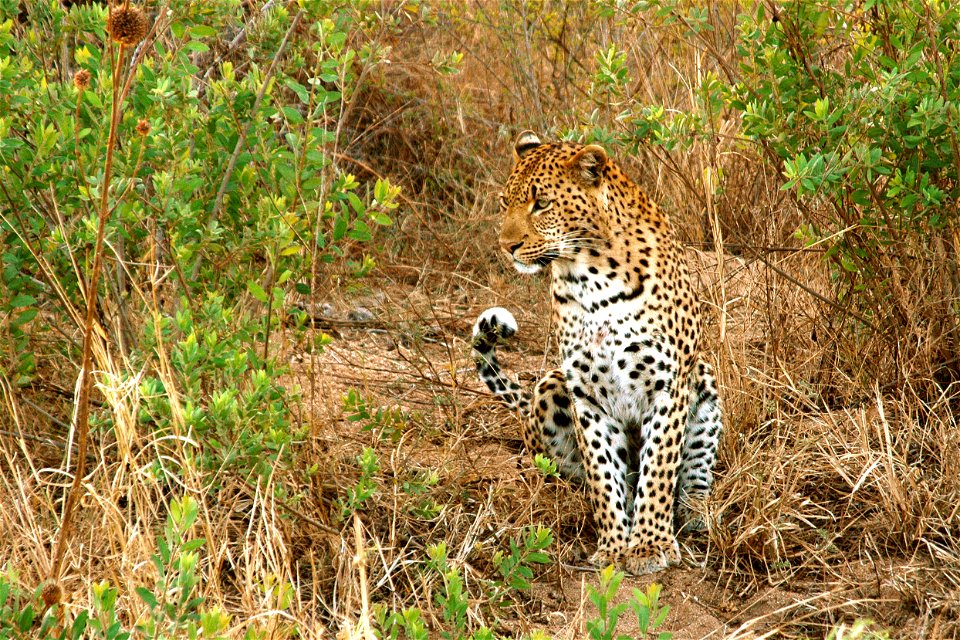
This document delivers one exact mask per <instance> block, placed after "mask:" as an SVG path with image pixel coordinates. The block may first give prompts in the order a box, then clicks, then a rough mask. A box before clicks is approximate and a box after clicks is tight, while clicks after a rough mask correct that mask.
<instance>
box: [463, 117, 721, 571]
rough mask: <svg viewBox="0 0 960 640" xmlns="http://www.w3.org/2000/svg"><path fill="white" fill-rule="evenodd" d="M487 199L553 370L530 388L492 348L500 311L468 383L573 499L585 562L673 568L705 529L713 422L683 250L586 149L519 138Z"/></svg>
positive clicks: (483, 322)
mask: <svg viewBox="0 0 960 640" xmlns="http://www.w3.org/2000/svg"><path fill="white" fill-rule="evenodd" d="M513 161H514V164H513V169H512V171H511V172H510V174H509V176H508V177H507V179H506V182H505V183H504V186H503V188H502V191H501V193H500V194H499V209H500V216H501V218H502V225H501V229H500V236H499V245H500V249H501V250H502V252H503V254H504V255H505V256H506V258H507V259H508V260H509V262H511V263H512V265H513V266H514V267H515V268H516V270H517V271H519V272H520V273H521V274H528V275H532V274H536V273H539V272H541V271H544V270H546V269H547V268H549V270H550V289H551V307H552V326H553V328H554V333H555V336H556V340H557V344H558V347H559V355H560V360H561V364H560V367H559V368H557V369H554V370H552V371H549V372H547V373H546V375H544V376H543V377H542V378H541V379H540V380H539V381H537V382H536V383H535V384H534V385H532V388H524V387H522V386H521V385H520V384H519V383H518V382H517V381H516V380H515V379H514V378H513V377H511V376H510V375H508V374H506V373H505V372H504V371H503V369H502V366H501V364H500V361H499V359H498V356H497V347H498V346H499V345H501V344H503V343H506V342H507V341H509V339H510V338H512V337H513V336H515V334H516V333H517V331H518V325H517V321H516V319H515V317H514V316H513V314H512V313H511V312H510V311H509V310H507V309H505V308H503V307H492V308H489V309H487V310H485V311H483V312H482V313H481V314H480V315H479V316H478V317H477V319H476V322H475V323H474V327H473V336H472V340H471V345H472V354H473V358H474V360H475V363H476V368H477V372H478V375H479V378H480V380H481V381H482V382H483V383H485V384H486V386H487V388H488V389H489V390H490V392H491V393H493V394H494V395H495V396H496V397H498V398H499V399H500V400H501V401H502V402H503V403H505V404H506V405H507V406H508V407H510V408H512V409H513V410H514V411H516V412H517V413H518V414H519V418H520V424H521V435H522V440H523V444H524V448H525V449H526V450H527V452H528V453H529V454H531V455H536V454H543V455H546V456H548V457H549V458H550V459H551V460H552V461H553V462H554V463H555V464H556V468H557V471H558V474H559V475H560V476H563V477H565V478H568V479H570V480H572V481H576V482H577V483H579V484H581V485H583V486H584V487H585V490H586V494H587V498H588V503H589V508H590V510H591V511H592V515H593V520H594V523H595V525H596V531H597V534H598V540H597V545H596V551H595V552H594V553H593V554H592V555H591V556H589V562H590V563H591V564H592V565H593V566H595V567H599V568H603V567H606V566H608V565H611V564H613V565H615V566H616V567H617V568H619V569H621V570H623V571H625V572H628V573H630V574H634V575H639V574H646V573H652V572H656V571H661V570H663V569H666V568H667V567H670V566H673V565H676V564H679V563H680V561H681V554H680V548H679V543H678V541H677V533H678V532H683V531H689V530H693V529H698V528H702V527H703V519H702V517H701V514H700V513H696V512H695V510H700V511H702V506H703V504H704V503H705V501H706V499H707V498H708V496H709V494H710V491H711V487H712V484H713V476H714V467H715V464H716V460H717V450H718V445H719V441H720V436H721V433H722V430H723V415H722V407H721V404H720V397H719V394H718V391H717V382H716V376H715V374H714V370H713V368H712V366H711V365H710V364H709V363H708V362H707V361H706V360H705V359H704V356H703V354H702V353H701V351H700V341H701V333H702V332H703V321H702V318H701V313H700V304H699V298H698V292H697V291H696V290H695V288H694V286H693V284H692V280H691V276H690V272H689V269H688V267H687V264H686V260H685V254H684V250H683V249H682V245H681V244H680V243H679V241H678V240H677V238H676V236H675V235H674V232H673V230H672V227H671V225H670V223H669V221H668V219H667V217H666V216H665V214H664V213H663V212H662V211H661V210H660V208H659V206H658V205H657V204H656V203H655V202H654V201H653V200H652V199H651V198H650V197H648V196H647V194H646V193H645V191H644V190H643V189H642V188H641V187H640V186H639V185H638V184H637V183H635V182H634V181H633V180H632V179H631V178H630V177H629V176H628V175H627V173H626V172H625V171H624V170H623V169H622V168H621V166H620V165H619V164H618V163H617V161H616V160H615V159H613V158H612V157H611V156H609V155H608V154H607V152H606V150H605V149H604V148H603V147H602V146H600V145H597V144H578V143H574V142H566V141H558V142H541V140H540V138H539V137H538V136H537V135H536V134H535V133H533V132H532V131H525V132H523V133H521V134H520V136H519V137H518V138H517V139H516V141H515V143H514V147H513Z"/></svg>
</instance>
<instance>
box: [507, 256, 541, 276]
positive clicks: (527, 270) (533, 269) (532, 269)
mask: <svg viewBox="0 0 960 640" xmlns="http://www.w3.org/2000/svg"><path fill="white" fill-rule="evenodd" d="M513 268H514V269H516V270H517V271H519V272H520V273H522V274H525V275H531V274H534V273H539V272H540V269H541V268H542V267H541V265H539V264H537V263H536V262H533V263H529V264H528V263H526V262H520V261H519V260H517V259H516V258H514V259H513Z"/></svg>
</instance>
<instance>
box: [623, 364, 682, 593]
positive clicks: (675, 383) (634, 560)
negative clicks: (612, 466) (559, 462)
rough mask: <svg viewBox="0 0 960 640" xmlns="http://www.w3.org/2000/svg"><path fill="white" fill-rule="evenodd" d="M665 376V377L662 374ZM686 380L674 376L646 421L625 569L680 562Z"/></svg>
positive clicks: (632, 570) (638, 571)
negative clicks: (677, 522)
mask: <svg viewBox="0 0 960 640" xmlns="http://www.w3.org/2000/svg"><path fill="white" fill-rule="evenodd" d="M661 376H662V373H661ZM686 381H687V378H686V376H685V375H675V376H673V377H672V378H671V379H669V382H668V383H667V384H665V385H664V386H665V388H664V389H662V390H661V391H659V392H657V393H655V394H654V395H653V397H652V399H651V403H650V405H649V407H647V409H646V411H645V412H644V415H643V419H642V421H641V425H640V428H641V437H642V441H643V445H642V449H641V451H640V457H639V469H638V474H637V485H636V492H637V493H636V499H635V500H634V507H633V521H632V525H631V529H630V542H629V545H628V549H627V550H626V551H625V552H624V553H623V554H622V556H621V562H620V564H621V566H622V567H623V568H624V569H625V570H627V571H629V572H630V573H633V574H643V573H650V572H653V571H659V570H661V569H665V568H667V567H668V566H670V565H674V564H677V563H679V562H680V547H679V545H678V544H677V539H676V537H675V535H674V533H673V508H674V490H675V486H676V483H677V472H678V467H679V461H680V449H681V444H682V442H683V435H684V428H685V423H686V418H687V411H688V406H689V395H688V389H687V384H686Z"/></svg>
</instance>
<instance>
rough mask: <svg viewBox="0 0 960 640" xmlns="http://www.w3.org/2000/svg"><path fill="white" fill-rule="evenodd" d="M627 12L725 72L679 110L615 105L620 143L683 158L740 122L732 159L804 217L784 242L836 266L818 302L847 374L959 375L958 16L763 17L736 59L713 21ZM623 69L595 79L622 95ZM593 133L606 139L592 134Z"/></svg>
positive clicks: (797, 7)
mask: <svg viewBox="0 0 960 640" xmlns="http://www.w3.org/2000/svg"><path fill="white" fill-rule="evenodd" d="M635 9H638V10H643V11H648V12H650V13H648V14H645V15H651V16H652V17H653V19H654V20H655V21H657V22H658V23H659V24H672V25H676V26H678V28H679V29H680V30H682V31H683V33H684V34H685V36H686V37H687V38H688V39H689V41H690V42H691V43H694V44H693V46H697V47H698V48H699V47H702V48H703V49H704V50H705V51H706V52H708V54H709V55H712V57H713V59H714V65H713V66H714V67H715V68H716V69H718V70H721V71H720V72H718V71H714V70H710V69H709V68H708V70H707V71H705V72H704V73H703V74H702V75H701V77H700V79H699V84H698V85H697V86H694V87H693V88H692V91H691V95H692V96H693V104H692V105H691V106H689V108H688V109H686V110H683V109H681V110H678V109H671V108H668V107H666V106H664V105H657V104H643V103H638V102H634V101H629V100H626V99H624V102H623V104H624V107H623V112H622V113H620V115H619V116H618V120H619V121H620V122H622V123H623V125H622V127H621V131H620V134H619V135H618V136H616V138H617V139H619V141H621V142H623V143H626V144H628V145H629V146H632V147H634V148H637V147H639V146H642V145H648V144H652V145H656V146H659V147H663V148H665V149H667V150H673V149H678V148H687V147H689V145H691V144H692V143H693V142H694V141H696V140H708V139H711V138H714V137H716V135H717V132H716V124H715V123H716V121H717V120H718V118H719V116H721V115H722V116H723V117H724V119H725V120H728V121H729V120H731V119H735V118H739V120H740V133H741V135H742V136H743V140H744V143H746V144H744V145H742V146H743V147H745V148H746V147H752V148H753V150H754V151H756V155H757V157H758V159H760V160H761V161H765V162H767V163H769V164H770V165H771V166H772V168H773V169H775V170H776V171H777V172H778V173H780V174H781V175H782V180H783V182H782V189H783V190H785V191H787V192H789V193H790V195H791V196H792V197H793V198H794V201H795V203H796V205H797V207H799V209H800V210H801V211H802V213H803V219H804V222H803V223H802V224H801V225H800V226H799V227H798V228H797V229H796V237H797V238H798V239H799V240H800V241H801V242H802V243H803V244H804V245H807V246H816V247H819V248H820V249H822V250H823V251H824V257H825V259H826V260H828V261H829V263H830V265H831V266H832V282H833V288H834V289H833V297H832V299H829V300H826V302H827V303H829V305H830V306H831V307H832V309H833V313H834V315H835V316H836V318H837V320H836V322H839V323H841V324H842V325H843V326H844V327H846V328H847V329H848V330H849V335H850V336H851V337H852V338H853V341H852V344H850V343H846V344H845V345H843V346H842V347H841V346H839V345H836V344H835V345H834V348H835V349H838V350H840V349H842V351H841V352H840V353H839V356H840V358H841V360H842V361H843V362H844V364H845V366H846V367H847V368H848V369H849V370H851V371H852V372H853V373H854V375H856V376H858V377H860V379H861V380H871V379H875V378H876V377H878V376H880V375H885V374H884V373H883V372H886V373H890V372H892V371H895V372H897V375H898V378H899V379H897V380H892V381H891V382H892V383H893V384H897V383H901V382H903V381H905V380H907V379H908V378H911V377H914V376H916V375H917V374H919V375H921V376H923V377H928V378H929V377H936V378H938V379H939V380H940V381H941V382H949V381H952V380H955V379H957V378H958V377H960V368H958V363H957V361H956V358H955V357H954V345H955V344H956V342H957V339H958V337H960V336H958V333H957V332H958V309H957V307H956V300H957V299H958V296H960V264H958V260H957V256H956V248H955V240H954V234H955V230H956V224H957V213H956V212H957V207H956V202H957V196H958V195H960V194H958V189H960V186H958V175H957V171H958V166H960V113H958V112H957V109H956V104H955V103H956V100H957V97H958V96H960V53H958V52H957V50H956V47H955V46H954V43H955V42H956V39H957V37H958V35H960V9H958V8H957V7H956V6H954V5H952V4H950V3H933V4H931V3H925V2H919V1H916V2H906V3H901V2H892V1H891V2H888V1H885V0H877V1H874V0H867V1H864V2H842V1H839V0H830V1H828V2H819V3H810V2H804V1H802V0H797V1H793V2H787V3H781V4H779V5H778V6H777V7H776V8H775V9H770V8H768V6H767V5H763V4H759V5H756V7H754V8H751V9H749V10H748V11H747V12H744V13H742V14H741V15H740V16H739V17H738V18H737V20H736V30H735V31H733V32H732V33H733V36H734V39H733V42H732V43H730V44H731V46H735V49H736V56H735V57H733V56H731V57H726V56H723V55H722V54H721V53H720V51H721V50H722V49H723V45H724V43H723V40H722V37H723V35H726V34H717V33H714V24H715V23H716V22H717V19H715V18H712V17H711V16H712V14H709V13H706V12H704V11H702V10H700V9H698V8H687V7H686V6H685V5H683V4H682V3H676V2H673V1H659V0H655V1H652V2H642V3H639V4H638V5H636V7H635ZM731 58H733V60H732V61H731ZM620 60H621V58H620V57H618V56H617V55H616V53H615V52H614V51H613V50H611V51H610V52H607V53H606V54H604V55H603V56H600V57H599V58H598V71H597V77H598V84H600V85H602V86H604V87H607V88H610V90H612V91H613V92H614V93H620V94H623V89H624V87H625V86H626V85H627V82H628V78H627V77H625V76H624V74H623V72H622V71H621V66H622V63H621V62H618V61H620ZM591 135H592V137H595V138H604V137H609V134H608V133H606V132H605V129H604V128H603V127H600V128H599V129H597V130H594V131H593V132H592V133H591ZM748 150H749V149H748ZM719 177H721V178H722V175H721V176H719ZM716 185H717V186H716V189H722V180H721V181H720V182H717V183H716ZM906 336H914V337H915V338H917V339H904V338H905V337H906ZM919 336H923V339H922V340H920V339H919Z"/></svg>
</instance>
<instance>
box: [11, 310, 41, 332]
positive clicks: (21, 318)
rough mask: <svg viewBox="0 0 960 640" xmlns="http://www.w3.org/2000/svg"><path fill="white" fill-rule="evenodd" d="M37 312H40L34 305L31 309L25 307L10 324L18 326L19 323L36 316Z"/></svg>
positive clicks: (26, 321)
mask: <svg viewBox="0 0 960 640" xmlns="http://www.w3.org/2000/svg"><path fill="white" fill-rule="evenodd" d="M38 313H40V310H39V309H37V308H36V307H33V308H31V309H25V310H24V311H23V312H22V313H21V314H20V315H18V316H17V317H16V318H15V319H14V320H13V322H11V323H10V324H11V326H14V327H19V326H20V325H23V324H26V323H28V322H30V321H31V320H33V319H34V318H36V317H37V314H38Z"/></svg>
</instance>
